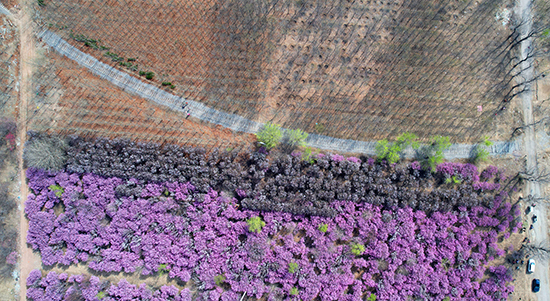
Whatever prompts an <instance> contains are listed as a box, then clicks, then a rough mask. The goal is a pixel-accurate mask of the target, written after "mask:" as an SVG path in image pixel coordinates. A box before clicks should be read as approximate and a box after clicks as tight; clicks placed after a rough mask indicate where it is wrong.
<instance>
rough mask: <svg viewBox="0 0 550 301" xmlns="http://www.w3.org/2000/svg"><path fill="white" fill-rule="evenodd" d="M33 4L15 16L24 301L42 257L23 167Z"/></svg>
mask: <svg viewBox="0 0 550 301" xmlns="http://www.w3.org/2000/svg"><path fill="white" fill-rule="evenodd" d="M31 5H32V4H31V2H30V1H28V0H21V2H20V6H21V11H20V12H19V13H18V14H17V15H14V17H15V19H16V20H15V21H16V22H17V24H18V26H19V34H20V48H19V51H20V53H19V59H20V62H21V63H20V68H21V70H20V74H21V81H20V84H19V87H20V90H19V101H18V109H19V118H18V122H17V125H18V131H19V133H18V135H17V138H18V140H19V148H18V153H17V155H18V159H19V170H20V171H21V172H20V175H19V176H20V177H19V181H20V189H21V192H20V197H21V199H20V202H21V203H20V207H19V208H20V209H21V210H20V223H19V254H20V256H21V264H20V269H21V270H20V274H19V277H20V278H19V284H20V288H21V290H20V300H26V294H27V287H26V280H27V276H28V275H29V273H30V272H31V271H32V270H33V269H35V268H40V266H41V260H40V256H38V254H36V253H33V250H32V249H31V248H30V247H28V246H27V230H28V228H29V223H28V221H27V219H26V217H25V211H24V208H25V200H26V199H27V193H28V187H27V182H26V177H25V172H24V169H23V168H24V166H23V146H24V143H25V141H27V126H26V125H27V101H28V100H30V99H31V96H32V72H33V69H32V68H33V66H32V64H31V63H32V61H33V60H34V57H35V52H34V46H35V45H34V37H33V26H32V24H33V23H32V21H31V12H32V6H31Z"/></svg>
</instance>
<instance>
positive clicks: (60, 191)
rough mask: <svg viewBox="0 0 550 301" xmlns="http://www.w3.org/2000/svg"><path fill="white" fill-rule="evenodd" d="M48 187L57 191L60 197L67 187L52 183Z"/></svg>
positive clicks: (57, 195)
mask: <svg viewBox="0 0 550 301" xmlns="http://www.w3.org/2000/svg"><path fill="white" fill-rule="evenodd" d="M48 188H49V189H50V190H51V191H53V192H54V193H55V196H56V197H58V198H60V197H61V196H62V195H63V193H64V192H65V189H64V188H63V187H61V186H59V185H50V186H49V187H48Z"/></svg>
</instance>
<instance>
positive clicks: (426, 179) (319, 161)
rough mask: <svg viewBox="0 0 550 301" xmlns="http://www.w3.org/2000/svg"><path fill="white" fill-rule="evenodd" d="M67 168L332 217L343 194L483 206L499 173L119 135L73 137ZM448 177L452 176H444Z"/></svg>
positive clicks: (439, 207) (376, 200) (388, 203)
mask: <svg viewBox="0 0 550 301" xmlns="http://www.w3.org/2000/svg"><path fill="white" fill-rule="evenodd" d="M67 153H68V156H67V157H68V161H67V166H66V168H67V171H69V172H76V173H94V174H97V175H103V176H108V177H111V176H115V177H119V178H124V179H130V178H135V179H138V180H141V181H152V182H187V181H190V182H191V183H192V184H193V185H194V186H195V187H197V189H198V191H201V192H203V193H206V192H208V189H210V188H213V189H216V190H220V191H225V192H229V193H235V194H236V197H237V199H238V200H239V201H241V204H242V205H243V206H244V207H246V208H249V209H254V210H263V211H283V212H290V213H294V214H304V215H320V216H331V215H333V214H334V213H335V212H334V210H333V209H330V207H329V204H330V202H332V201H333V200H350V201H353V202H366V203H371V204H374V205H382V206H384V207H385V208H392V207H402V208H404V207H407V206H408V207H411V208H413V209H419V210H424V211H427V212H435V211H449V210H452V209H453V208H454V209H457V208H458V207H461V206H463V207H466V208H471V207H475V206H479V205H485V206H490V204H491V200H492V190H497V189H499V188H500V186H501V185H500V183H501V182H502V181H503V180H505V177H504V176H503V174H502V172H497V173H494V174H493V175H492V177H490V178H484V179H481V180H482V181H480V178H479V172H478V170H477V167H475V166H474V165H471V164H455V163H445V164H442V165H441V167H440V168H439V167H438V168H437V172H436V173H432V172H431V171H429V170H428V171H426V170H423V169H421V167H420V165H419V164H418V163H416V162H413V164H399V165H396V164H387V163H386V162H384V161H383V162H375V161H374V160H373V159H369V158H360V159H358V158H347V159H346V158H344V157H342V156H339V155H330V156H325V155H322V154H319V155H317V156H315V157H313V159H311V160H302V156H301V155H300V154H294V155H281V156H279V157H276V158H272V159H270V158H268V156H267V154H266V153H262V152H253V151H251V152H247V153H243V154H237V153H231V152H226V151H217V150H215V151H213V152H211V153H210V154H207V153H206V151H205V150H204V149H199V148H184V147H178V146H173V145H166V146H164V147H159V146H158V145H155V144H151V143H147V144H140V143H134V142H130V141H125V140H112V141H110V140H106V139H98V140H96V141H84V140H82V139H78V138H76V137H75V138H73V139H72V140H71V141H70V143H69V147H68V151H67ZM449 179H453V181H449Z"/></svg>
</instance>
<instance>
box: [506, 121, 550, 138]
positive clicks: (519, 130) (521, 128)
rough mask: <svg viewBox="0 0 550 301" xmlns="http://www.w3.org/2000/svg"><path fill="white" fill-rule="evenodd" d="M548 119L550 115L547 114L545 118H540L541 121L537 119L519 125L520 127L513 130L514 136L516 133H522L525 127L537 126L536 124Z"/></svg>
mask: <svg viewBox="0 0 550 301" xmlns="http://www.w3.org/2000/svg"><path fill="white" fill-rule="evenodd" d="M548 119H550V117H549V116H546V117H544V118H541V119H540V120H539V121H537V122H533V123H530V124H526V125H522V126H518V127H517V128H515V129H514V131H513V132H512V137H514V136H515V135H516V134H522V133H523V130H524V129H526V128H530V127H535V126H536V125H538V124H540V123H543V122H545V121H547V120H548Z"/></svg>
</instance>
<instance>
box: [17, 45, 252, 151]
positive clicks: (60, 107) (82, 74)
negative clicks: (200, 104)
mask: <svg viewBox="0 0 550 301" xmlns="http://www.w3.org/2000/svg"><path fill="white" fill-rule="evenodd" d="M39 52H43V51H42V50H40V51H39ZM40 62H41V64H43V65H42V67H41V68H39V71H38V73H37V75H36V76H35V81H34V88H33V89H34V91H35V93H33V95H32V101H31V102H29V104H28V107H29V130H35V131H46V132H50V133H58V134H63V135H69V134H78V135H80V136H86V137H107V138H127V139H132V140H137V141H151V142H157V143H159V144H161V143H172V144H180V145H193V146H203V147H209V148H210V147H216V146H219V147H222V148H224V149H225V148H239V147H244V146H247V145H249V144H250V143H251V142H252V141H254V140H255V137H254V136H253V135H250V134H244V133H236V132H233V131H231V130H229V129H226V128H223V127H221V126H214V125H211V124H207V123H204V122H201V121H200V120H197V119H195V118H193V117H190V118H186V116H185V114H184V113H180V112H175V111H172V110H170V109H168V108H166V107H163V106H159V105H156V104H154V103H152V102H150V101H147V100H145V99H142V98H140V97H137V96H133V95H130V94H128V93H126V92H124V91H122V90H121V89H119V88H118V87H116V86H114V85H112V84H111V83H109V82H108V81H105V80H103V79H100V78H99V77H97V76H95V75H93V74H92V73H90V72H89V71H87V69H85V68H83V67H80V66H78V65H77V64H76V63H74V62H73V61H71V60H69V59H67V58H65V57H61V56H60V55H58V54H56V53H49V54H46V53H44V54H43V57H42V58H41V59H40ZM191 113H192V112H191ZM191 116H192V115H191Z"/></svg>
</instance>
